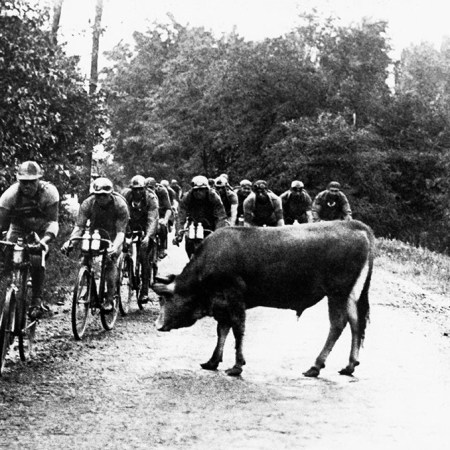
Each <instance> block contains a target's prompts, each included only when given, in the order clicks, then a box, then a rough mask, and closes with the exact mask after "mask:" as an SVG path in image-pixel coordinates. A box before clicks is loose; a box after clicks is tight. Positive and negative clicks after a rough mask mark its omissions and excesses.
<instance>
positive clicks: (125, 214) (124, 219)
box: [110, 199, 130, 253]
mask: <svg viewBox="0 0 450 450" xmlns="http://www.w3.org/2000/svg"><path fill="white" fill-rule="evenodd" d="M117 208H118V215H117V220H116V237H115V238H114V241H113V244H112V249H111V251H110V253H116V252H117V251H118V250H119V249H120V248H121V245H122V244H123V241H124V240H125V232H126V229H127V225H128V222H129V221H130V213H129V211H128V205H127V203H126V201H125V199H120V200H119V201H118V203H117Z"/></svg>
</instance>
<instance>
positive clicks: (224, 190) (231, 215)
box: [214, 176, 238, 225]
mask: <svg viewBox="0 0 450 450" xmlns="http://www.w3.org/2000/svg"><path fill="white" fill-rule="evenodd" d="M214 186H215V188H216V191H217V193H218V194H219V197H220V199H221V200H222V203H223V206H224V208H225V212H226V214H227V218H228V222H229V223H230V225H235V224H236V221H237V208H238V197H237V195H236V193H235V192H234V191H233V190H232V189H231V187H230V186H229V184H228V181H227V179H226V178H225V177H223V176H220V177H218V178H216V179H215V180H214Z"/></svg>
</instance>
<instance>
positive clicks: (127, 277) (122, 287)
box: [117, 256, 133, 316]
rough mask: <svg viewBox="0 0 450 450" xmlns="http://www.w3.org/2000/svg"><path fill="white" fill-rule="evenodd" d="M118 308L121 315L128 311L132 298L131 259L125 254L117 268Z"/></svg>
mask: <svg viewBox="0 0 450 450" xmlns="http://www.w3.org/2000/svg"><path fill="white" fill-rule="evenodd" d="M117 292H118V294H119V310H120V314H122V316H126V315H127V314H128V313H129V312H130V306H131V300H132V298H133V260H132V259H131V258H130V257H129V256H125V258H124V259H123V262H122V264H121V267H120V268H119V287H118V289H117Z"/></svg>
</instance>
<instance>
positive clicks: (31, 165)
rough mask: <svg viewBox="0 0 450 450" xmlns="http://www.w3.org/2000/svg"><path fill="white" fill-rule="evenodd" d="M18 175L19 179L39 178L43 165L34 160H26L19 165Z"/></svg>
mask: <svg viewBox="0 0 450 450" xmlns="http://www.w3.org/2000/svg"><path fill="white" fill-rule="evenodd" d="M16 177H17V179H18V180H19V181H21V180H37V179H39V178H41V177H42V169H41V166H40V165H39V164H38V163H37V162H34V161H25V162H24V163H22V164H21V165H20V166H19V168H18V170H17V174H16Z"/></svg>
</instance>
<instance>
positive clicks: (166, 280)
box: [155, 274, 177, 284]
mask: <svg viewBox="0 0 450 450" xmlns="http://www.w3.org/2000/svg"><path fill="white" fill-rule="evenodd" d="M176 277H177V276H176V275H174V274H170V275H167V277H155V280H156V281H157V284H158V283H161V284H170V283H172V282H173V281H174V280H175V278H176Z"/></svg>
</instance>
